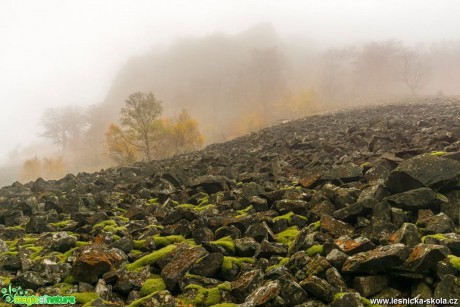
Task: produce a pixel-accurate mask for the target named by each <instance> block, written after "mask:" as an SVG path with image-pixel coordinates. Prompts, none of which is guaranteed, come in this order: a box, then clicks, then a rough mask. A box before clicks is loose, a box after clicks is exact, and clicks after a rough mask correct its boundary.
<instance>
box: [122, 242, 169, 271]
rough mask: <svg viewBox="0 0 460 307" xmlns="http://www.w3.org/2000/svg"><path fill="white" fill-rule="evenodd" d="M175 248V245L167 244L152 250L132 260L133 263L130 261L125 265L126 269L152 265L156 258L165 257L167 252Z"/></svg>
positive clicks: (137, 268) (134, 269) (138, 268)
mask: <svg viewBox="0 0 460 307" xmlns="http://www.w3.org/2000/svg"><path fill="white" fill-rule="evenodd" d="M175 249H176V246H175V245H168V246H166V247H163V248H162V249H159V250H157V251H154V252H152V253H150V254H148V255H145V256H143V257H141V258H139V259H138V260H136V261H134V262H133V263H130V264H128V265H127V266H126V269H127V270H129V271H138V270H140V269H141V268H142V267H144V266H146V265H153V264H155V263H156V262H157V261H158V260H160V259H161V258H163V257H165V256H166V255H168V254H169V253H171V252H172V251H173V250H175Z"/></svg>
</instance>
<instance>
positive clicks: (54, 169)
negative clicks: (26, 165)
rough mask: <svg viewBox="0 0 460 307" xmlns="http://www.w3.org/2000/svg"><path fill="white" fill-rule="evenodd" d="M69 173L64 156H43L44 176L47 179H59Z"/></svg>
mask: <svg viewBox="0 0 460 307" xmlns="http://www.w3.org/2000/svg"><path fill="white" fill-rule="evenodd" d="M66 173H67V166H66V164H65V162H64V158H63V157H57V158H43V163H42V176H43V177H44V178H46V179H59V178H62V177H64V176H65V174H66Z"/></svg>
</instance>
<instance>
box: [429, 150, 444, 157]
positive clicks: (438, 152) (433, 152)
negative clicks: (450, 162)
mask: <svg viewBox="0 0 460 307" xmlns="http://www.w3.org/2000/svg"><path fill="white" fill-rule="evenodd" d="M446 153H447V152H445V151H432V152H431V153H430V155H432V156H438V157H440V156H444V155H445V154H446Z"/></svg>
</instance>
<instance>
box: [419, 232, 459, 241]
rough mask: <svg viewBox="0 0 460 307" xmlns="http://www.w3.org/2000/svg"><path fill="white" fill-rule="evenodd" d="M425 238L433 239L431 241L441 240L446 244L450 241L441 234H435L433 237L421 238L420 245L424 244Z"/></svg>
mask: <svg viewBox="0 0 460 307" xmlns="http://www.w3.org/2000/svg"><path fill="white" fill-rule="evenodd" d="M427 238H433V239H436V240H440V241H441V240H442V241H447V242H449V241H452V239H450V238H448V237H446V236H445V235H443V234H442V233H437V234H434V235H427V236H423V237H422V243H425V241H426V239H427Z"/></svg>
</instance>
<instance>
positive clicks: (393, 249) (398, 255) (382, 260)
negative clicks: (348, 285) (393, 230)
mask: <svg viewBox="0 0 460 307" xmlns="http://www.w3.org/2000/svg"><path fill="white" fill-rule="evenodd" d="M409 252H410V249H409V248H408V247H406V246H405V245H404V244H400V243H397V244H391V245H385V246H380V247H377V248H375V249H373V250H370V251H367V252H363V253H359V254H356V255H353V256H351V257H349V258H348V259H347V260H346V261H345V263H344V264H343V268H342V270H343V271H344V272H347V273H351V272H362V273H369V274H375V273H378V272H384V271H386V270H388V269H391V268H394V267H396V266H399V265H401V264H403V263H404V261H405V260H406V259H407V257H408V256H409Z"/></svg>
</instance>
